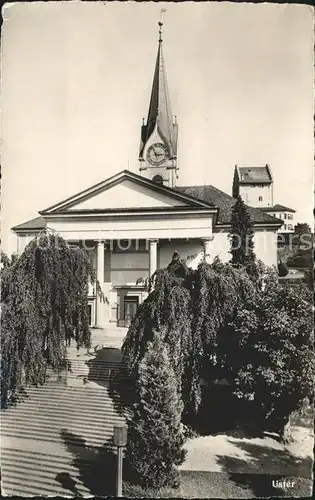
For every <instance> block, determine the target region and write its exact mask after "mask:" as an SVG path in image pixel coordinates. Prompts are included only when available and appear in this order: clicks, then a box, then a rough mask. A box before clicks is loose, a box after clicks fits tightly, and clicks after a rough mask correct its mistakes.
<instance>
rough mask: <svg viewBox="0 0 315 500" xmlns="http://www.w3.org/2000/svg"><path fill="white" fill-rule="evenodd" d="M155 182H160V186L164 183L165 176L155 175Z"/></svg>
mask: <svg viewBox="0 0 315 500" xmlns="http://www.w3.org/2000/svg"><path fill="white" fill-rule="evenodd" d="M152 181H153V182H155V184H159V185H160V186H162V185H163V177H162V176H161V175H155V176H154V177H153V179H152Z"/></svg>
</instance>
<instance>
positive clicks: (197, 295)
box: [123, 256, 314, 425]
mask: <svg viewBox="0 0 315 500" xmlns="http://www.w3.org/2000/svg"><path fill="white" fill-rule="evenodd" d="M254 265H255V272H256V278H255V279H253V275H252V274H249V273H248V267H247V266H242V265H240V264H239V265H238V266H237V267H236V266H234V265H233V264H232V263H226V264H224V263H222V262H221V261H220V260H219V259H215V260H214V262H213V263H212V264H207V263H205V262H202V263H201V264H200V265H199V266H198V268H197V269H196V270H195V271H192V270H191V269H188V268H187V267H186V265H185V264H184V263H183V261H182V260H181V259H180V258H179V256H176V258H173V260H172V262H171V264H170V265H169V266H168V267H167V268H166V269H163V270H159V271H157V273H156V274H155V276H154V283H152V289H151V293H150V294H149V296H148V298H147V299H146V300H145V301H144V303H143V304H142V305H141V306H140V307H139V309H138V312H137V314H136V316H135V318H134V320H133V323H132V325H131V327H130V329H129V331H128V334H127V337H126V340H125V343H124V346H123V357H124V361H125V363H126V366H127V372H128V374H129V377H131V380H132V383H131V385H133V384H134V383H136V382H137V380H138V379H139V372H138V369H139V363H140V362H141V360H142V359H143V356H144V355H145V352H146V349H147V345H148V343H149V342H151V341H152V339H153V331H154V330H157V331H158V334H157V335H159V336H160V340H161V341H162V342H164V343H165V345H166V346H167V347H168V349H169V353H170V362H171V365H172V368H173V370H174V373H175V375H176V378H177V387H178V394H179V395H180V396H181V398H182V400H183V403H184V410H183V413H182V420H183V421H184V422H185V423H188V424H192V425H195V424H196V417H197V415H198V411H199V408H200V404H201V402H202V398H203V397H204V396H203V394H204V391H203V390H202V385H203V384H204V383H206V384H207V385H209V384H210V385H211V384H212V383H216V381H220V380H225V381H226V383H227V386H228V387H229V388H230V391H231V395H234V396H233V397H234V401H235V404H236V405H238V407H239V402H241V404H242V402H243V403H244V408H245V407H246V409H247V408H252V410H253V415H256V417H257V418H259V422H260V424H259V425H263V422H264V419H265V418H267V417H268V418H270V419H271V418H273V417H272V415H273V416H277V417H278V416H283V417H285V415H288V414H289V413H290V412H291V411H293V410H295V409H298V407H299V405H300V404H301V402H302V400H303V398H304V397H305V396H306V395H310V392H311V383H310V381H311V380H312V377H313V375H314V371H313V364H312V356H313V349H312V342H313V340H312V328H311V326H312V311H311V308H310V302H311V297H310V291H309V290H307V289H306V287H304V286H302V285H299V286H298V287H297V286H293V287H292V286H290V285H280V284H279V282H278V272H277V269H276V267H267V266H265V265H264V264H263V263H262V262H261V261H255V263H254ZM293 388H294V389H293ZM293 392H294V394H293ZM232 400H233V398H232V399H231V401H232ZM248 405H249V406H248ZM203 406H204V401H203ZM230 410H231V412H233V411H234V410H233V407H231V408H230ZM209 411H211V408H210V409H209Z"/></svg>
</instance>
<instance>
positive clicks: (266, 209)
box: [259, 204, 296, 213]
mask: <svg viewBox="0 0 315 500" xmlns="http://www.w3.org/2000/svg"><path fill="white" fill-rule="evenodd" d="M259 210H263V211H264V212H292V213H295V212H296V210H293V208H288V207H285V206H283V205H278V204H277V205H274V206H273V207H260V208H259Z"/></svg>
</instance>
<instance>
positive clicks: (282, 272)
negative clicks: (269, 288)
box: [278, 260, 289, 277]
mask: <svg viewBox="0 0 315 500" xmlns="http://www.w3.org/2000/svg"><path fill="white" fill-rule="evenodd" d="M288 272H289V268H288V266H287V264H286V263H285V262H283V261H282V260H280V262H279V264H278V274H279V276H280V277H284V276H286V275H287V274H288Z"/></svg>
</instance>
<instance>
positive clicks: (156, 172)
mask: <svg viewBox="0 0 315 500" xmlns="http://www.w3.org/2000/svg"><path fill="white" fill-rule="evenodd" d="M162 26H163V23H162V22H161V21H160V22H159V42H158V44H159V45H158V52H157V58H156V64H155V71H154V77H153V84H152V91H151V99H150V106H149V112H148V118H147V121H146V123H143V124H142V127H141V143H140V151H139V162H140V167H139V170H140V172H141V175H143V176H144V177H147V178H148V179H151V180H152V181H154V182H156V183H157V184H164V185H166V186H169V187H174V186H175V185H176V178H177V170H178V168H177V137H178V125H177V120H176V117H173V115H172V112H171V104H170V98H169V93H168V86H167V80H166V72H165V64H164V57H163V40H162Z"/></svg>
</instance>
